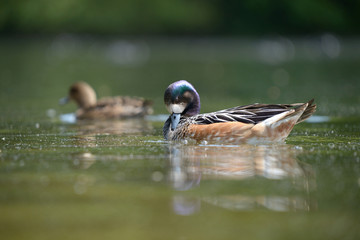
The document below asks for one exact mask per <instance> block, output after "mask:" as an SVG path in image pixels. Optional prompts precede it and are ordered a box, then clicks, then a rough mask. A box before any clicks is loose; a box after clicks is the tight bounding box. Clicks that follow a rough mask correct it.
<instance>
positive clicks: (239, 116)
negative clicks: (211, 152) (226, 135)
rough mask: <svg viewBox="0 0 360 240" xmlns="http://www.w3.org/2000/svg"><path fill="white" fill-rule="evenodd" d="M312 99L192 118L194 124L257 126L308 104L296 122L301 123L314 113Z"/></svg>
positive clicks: (228, 110)
mask: <svg viewBox="0 0 360 240" xmlns="http://www.w3.org/2000/svg"><path fill="white" fill-rule="evenodd" d="M313 101H314V100H313V99H312V100H310V101H309V102H307V103H295V104H250V105H244V106H238V107H234V108H229V109H225V110H221V111H217V112H212V113H205V114H199V115H197V116H194V117H193V118H194V119H193V121H194V122H195V124H212V123H224V122H242V123H251V124H257V123H259V122H262V121H264V120H266V119H268V118H270V117H273V116H275V115H277V114H281V113H283V112H287V111H290V110H291V109H297V108H299V107H301V106H303V105H304V104H308V106H307V108H306V109H305V111H304V113H303V114H302V116H301V117H300V118H299V120H298V122H297V123H299V122H302V121H304V120H305V119H307V118H308V117H310V116H311V114H312V113H313V112H314V111H315V108H316V105H315V104H314V105H312V104H313Z"/></svg>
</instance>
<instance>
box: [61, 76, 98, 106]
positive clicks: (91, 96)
mask: <svg viewBox="0 0 360 240" xmlns="http://www.w3.org/2000/svg"><path fill="white" fill-rule="evenodd" d="M70 100H73V101H75V102H76V103H77V105H78V107H79V108H88V107H91V106H94V105H96V93H95V91H94V89H93V88H92V87H91V86H90V85H89V84H87V83H85V82H77V83H74V84H73V85H71V87H70V90H69V95H68V96H67V97H64V98H62V99H60V104H65V103H67V102H69V101H70Z"/></svg>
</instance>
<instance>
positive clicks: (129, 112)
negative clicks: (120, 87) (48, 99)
mask: <svg viewBox="0 0 360 240" xmlns="http://www.w3.org/2000/svg"><path fill="white" fill-rule="evenodd" d="M70 100H73V101H75V102H76V103H77V105H78V110H77V111H76V118H77V119H89V120H94V119H116V118H130V117H143V116H145V115H147V114H151V113H152V111H153V110H152V108H151V105H152V103H151V102H150V101H148V100H145V99H143V98H139V97H120V96H118V97H106V98H102V99H100V100H98V101H97V100H96V93H95V91H94V89H93V88H92V87H91V86H90V85H89V84H87V83H86V82H77V83H74V84H73V85H71V87H70V90H69V95H68V96H67V97H65V98H62V99H60V104H65V103H67V102H69V101H70Z"/></svg>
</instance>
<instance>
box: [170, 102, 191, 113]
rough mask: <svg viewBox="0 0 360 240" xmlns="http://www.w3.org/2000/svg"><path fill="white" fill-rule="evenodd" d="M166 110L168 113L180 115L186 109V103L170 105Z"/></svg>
mask: <svg viewBox="0 0 360 240" xmlns="http://www.w3.org/2000/svg"><path fill="white" fill-rule="evenodd" d="M166 108H167V110H168V111H169V113H182V112H183V111H184V110H185V108H186V103H177V104H170V105H169V106H166Z"/></svg>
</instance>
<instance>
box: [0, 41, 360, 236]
mask: <svg viewBox="0 0 360 240" xmlns="http://www.w3.org/2000/svg"><path fill="white" fill-rule="evenodd" d="M329 41H330V42H329ZM269 49H270V50H269ZM275 50H276V51H275ZM0 52H1V54H0V87H1V88H0V109H1V112H2V113H1V115H0V119H1V122H0V151H1V152H0V234H1V238H2V239H25V238H26V239H49V238H51V239H85V238H86V239H99V238H101V239H242V238H243V239H359V238H360V230H359V224H360V221H359V217H358V216H359V214H360V207H359V201H360V107H359V103H360V97H359V96H360V95H359V90H360V81H359V76H360V68H359V67H358V66H359V65H360V57H359V56H360V55H359V53H360V40H350V39H347V40H346V39H345V40H344V39H340V40H339V39H332V38H330V40H328V41H326V38H325V40H324V39H323V38H320V37H319V38H313V39H298V40H291V41H290V40H288V39H282V38H280V39H269V40H261V39H260V40H259V39H253V40H251V39H248V40H238V39H181V40H176V39H145V40H141V39H135V40H134V39H127V40H124V39H113V38H111V39H98V38H97V39H95V38H91V37H77V36H71V35H63V36H58V37H53V38H2V39H0ZM269 56H270V57H269ZM179 79H187V80H189V81H190V82H192V83H193V85H194V86H195V87H196V88H197V90H198V92H199V93H200V96H201V100H202V112H207V111H214V110H219V109H222V108H227V107H232V106H236V105H241V104H247V103H253V102H264V103H292V102H300V101H306V100H308V99H310V98H313V97H314V98H315V99H316V103H317V104H318V111H317V112H316V114H317V116H322V118H320V121H315V122H314V121H312V122H305V123H302V124H300V125H298V126H296V127H295V128H294V130H293V132H292V133H291V135H290V136H289V137H288V139H287V141H286V143H285V144H275V145H260V146H257V145H240V146H233V145H202V144H200V145H196V144H171V143H168V142H166V141H164V140H163V138H162V136H161V132H162V131H161V128H162V124H163V122H162V121H163V117H162V115H161V114H166V112H165V108H164V106H163V103H162V96H163V92H164V90H165V88H166V87H167V85H168V84H170V83H171V82H173V81H176V80H179ZM79 80H82V81H88V82H89V83H90V84H91V85H93V86H94V88H95V90H96V91H97V93H98V95H99V96H100V97H101V96H107V95H138V96H143V97H146V98H150V99H152V100H153V101H154V108H155V113H154V115H155V117H152V118H148V119H144V120H130V121H105V122H78V123H68V122H64V121H61V118H60V116H62V114H65V113H70V112H74V111H75V106H74V105H73V104H70V105H68V106H58V105H57V103H58V99H59V98H61V97H63V96H65V95H66V92H67V88H68V86H69V85H70V84H71V83H72V82H74V81H79Z"/></svg>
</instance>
